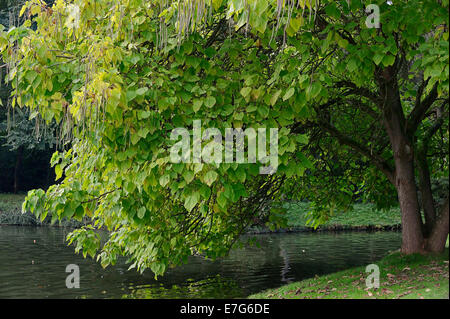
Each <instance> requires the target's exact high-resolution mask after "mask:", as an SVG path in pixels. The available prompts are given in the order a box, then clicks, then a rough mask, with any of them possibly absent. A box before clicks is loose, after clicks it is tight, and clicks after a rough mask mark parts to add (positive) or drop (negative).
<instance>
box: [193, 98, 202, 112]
mask: <svg viewBox="0 0 450 319" xmlns="http://www.w3.org/2000/svg"><path fill="white" fill-rule="evenodd" d="M202 105H203V101H202V100H201V99H195V100H194V101H193V104H192V109H193V110H194V112H195V113H197V112H198V110H200V108H201V107H202Z"/></svg>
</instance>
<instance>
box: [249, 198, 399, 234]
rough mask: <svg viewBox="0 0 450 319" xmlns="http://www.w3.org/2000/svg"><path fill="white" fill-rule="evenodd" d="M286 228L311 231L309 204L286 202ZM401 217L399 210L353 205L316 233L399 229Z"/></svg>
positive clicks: (256, 228) (263, 229)
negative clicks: (308, 221) (308, 223)
mask: <svg viewBox="0 0 450 319" xmlns="http://www.w3.org/2000/svg"><path fill="white" fill-rule="evenodd" d="M284 206H285V208H286V218H287V226H288V227H287V228H284V229H281V230H278V231H281V232H284V231H311V230H313V227H311V226H308V225H307V220H308V216H307V212H308V209H309V203H304V202H286V203H285V204H284ZM400 225H401V216H400V209H399V208H391V209H389V210H377V209H376V207H375V205H373V204H355V205H354V207H353V209H351V210H349V211H346V212H343V211H337V212H335V213H334V215H333V216H331V218H330V219H329V220H328V221H326V222H325V223H323V224H322V225H320V226H319V227H318V228H317V231H324V230H383V229H384V230H394V229H400V227H401V226H400ZM251 232H255V233H257V232H269V230H268V229H267V228H262V227H253V228H251Z"/></svg>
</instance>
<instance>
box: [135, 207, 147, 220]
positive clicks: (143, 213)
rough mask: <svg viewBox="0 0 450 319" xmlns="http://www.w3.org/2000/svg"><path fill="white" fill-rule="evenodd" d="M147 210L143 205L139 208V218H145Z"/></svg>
mask: <svg viewBox="0 0 450 319" xmlns="http://www.w3.org/2000/svg"><path fill="white" fill-rule="evenodd" d="M145 212H146V209H145V207H141V208H139V209H138V211H137V216H138V217H139V219H142V218H144V216H145Z"/></svg>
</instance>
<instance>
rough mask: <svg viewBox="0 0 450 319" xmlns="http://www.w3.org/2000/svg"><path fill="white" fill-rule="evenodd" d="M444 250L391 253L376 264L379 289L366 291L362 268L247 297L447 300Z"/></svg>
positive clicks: (365, 275) (447, 284)
mask: <svg viewBox="0 0 450 319" xmlns="http://www.w3.org/2000/svg"><path fill="white" fill-rule="evenodd" d="M448 263H449V261H448V248H446V250H445V252H444V253H443V254H441V255H426V256H423V255H419V254H414V255H408V256H403V255H401V254H400V253H399V252H395V253H392V254H390V255H388V256H386V257H385V258H383V259H382V260H380V261H379V262H377V263H376V265H378V266H379V269H380V287H379V288H370V289H369V288H366V278H367V276H368V275H369V273H366V272H365V266H364V267H356V268H352V269H347V270H344V271H340V272H337V273H333V274H329V275H325V276H321V277H317V276H316V277H315V278H310V279H306V280H303V281H300V282H295V283H291V284H288V285H285V286H282V287H280V288H276V289H270V290H267V291H264V292H261V293H258V294H254V295H251V296H249V298H251V299H254V298H257V299H270V298H275V299H282V298H286V299H399V298H402V299H406V298H409V299H443V298H444V299H448V298H449V270H448Z"/></svg>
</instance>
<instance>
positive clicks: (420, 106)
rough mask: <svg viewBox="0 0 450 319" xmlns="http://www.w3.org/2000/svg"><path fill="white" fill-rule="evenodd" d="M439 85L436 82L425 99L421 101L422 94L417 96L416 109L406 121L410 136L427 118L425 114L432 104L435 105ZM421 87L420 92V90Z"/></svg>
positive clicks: (407, 131)
mask: <svg viewBox="0 0 450 319" xmlns="http://www.w3.org/2000/svg"><path fill="white" fill-rule="evenodd" d="M437 86H438V84H437V83H435V84H434V86H433V88H432V89H431V91H430V93H429V94H428V95H427V97H425V98H424V99H423V101H420V98H421V97H420V95H421V94H420V95H419V96H418V97H417V98H418V99H419V100H416V105H415V107H414V109H413V110H412V111H411V113H410V114H409V117H408V120H407V123H406V134H407V135H408V136H409V137H412V136H413V135H414V133H415V132H416V130H417V127H419V124H420V122H422V120H423V119H424V118H425V114H426V113H427V111H428V110H429V109H430V107H431V105H433V103H434V101H436V99H437ZM420 90H421V89H420V88H419V92H420Z"/></svg>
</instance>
